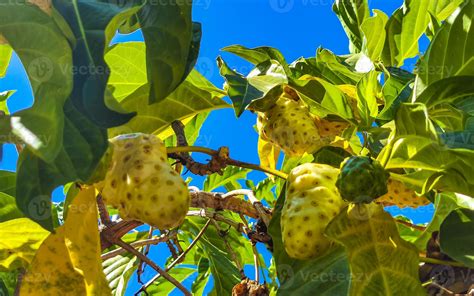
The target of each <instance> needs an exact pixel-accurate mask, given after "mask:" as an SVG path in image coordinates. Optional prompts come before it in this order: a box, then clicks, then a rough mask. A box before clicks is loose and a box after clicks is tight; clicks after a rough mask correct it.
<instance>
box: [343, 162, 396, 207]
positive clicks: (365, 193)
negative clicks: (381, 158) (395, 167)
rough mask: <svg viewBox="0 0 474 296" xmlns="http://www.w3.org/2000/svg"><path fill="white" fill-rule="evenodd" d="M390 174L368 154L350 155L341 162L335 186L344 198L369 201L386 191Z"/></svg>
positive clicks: (350, 200) (352, 200)
mask: <svg viewBox="0 0 474 296" xmlns="http://www.w3.org/2000/svg"><path fill="white" fill-rule="evenodd" d="M389 176H390V174H389V173H388V172H387V171H385V169H384V168H383V166H382V165H381V164H380V163H379V162H378V161H376V160H375V159H372V158H370V157H368V156H351V157H349V158H347V159H345V160H344V162H343V163H342V164H341V173H340V174H339V177H338V179H337V183H336V185H337V188H338V189H339V192H340V193H341V196H342V198H343V199H344V200H346V201H349V202H354V203H370V202H372V201H373V200H374V199H376V198H378V197H380V196H382V195H384V194H386V193H387V181H388V177H389Z"/></svg>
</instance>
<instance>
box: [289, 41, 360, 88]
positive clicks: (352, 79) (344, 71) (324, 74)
mask: <svg viewBox="0 0 474 296" xmlns="http://www.w3.org/2000/svg"><path fill="white" fill-rule="evenodd" d="M291 68H292V70H293V72H294V73H296V74H295V76H296V77H301V76H303V75H310V76H314V77H320V78H323V79H325V80H326V81H328V82H331V83H332V84H336V85H341V84H351V85H352V84H356V83H357V82H358V81H359V80H360V79H361V78H362V76H363V73H357V72H356V70H355V69H353V68H352V67H350V66H349V65H348V64H346V63H345V62H344V61H340V59H338V57H336V56H335V55H334V54H333V53H332V52H330V51H329V50H326V49H321V48H320V49H318V53H317V56H316V58H309V59H306V58H300V59H298V60H296V61H295V62H293V63H292V64H291Z"/></svg>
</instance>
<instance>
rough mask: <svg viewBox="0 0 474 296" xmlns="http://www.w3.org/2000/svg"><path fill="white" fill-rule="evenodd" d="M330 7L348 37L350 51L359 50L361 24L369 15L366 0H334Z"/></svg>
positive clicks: (361, 35)
mask: <svg viewBox="0 0 474 296" xmlns="http://www.w3.org/2000/svg"><path fill="white" fill-rule="evenodd" d="M332 9H333V11H334V12H335V13H336V15H337V17H338V18H339V20H340V21H341V24H342V26H343V28H344V30H345V31H346V34H347V36H348V37H349V41H350V46H349V49H350V51H351V53H357V52H360V51H361V50H362V43H363V33H362V30H361V25H362V23H363V22H364V20H365V19H366V18H368V17H369V16H370V12H369V3H368V1H367V0H362V1H354V0H350V1H343V0H336V1H335V2H334V5H333V7H332Z"/></svg>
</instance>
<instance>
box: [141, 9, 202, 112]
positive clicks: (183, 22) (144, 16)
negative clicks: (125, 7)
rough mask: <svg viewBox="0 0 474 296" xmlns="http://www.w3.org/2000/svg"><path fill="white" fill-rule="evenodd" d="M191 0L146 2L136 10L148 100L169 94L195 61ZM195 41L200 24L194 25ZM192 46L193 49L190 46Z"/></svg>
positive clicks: (198, 40)
mask: <svg viewBox="0 0 474 296" xmlns="http://www.w3.org/2000/svg"><path fill="white" fill-rule="evenodd" d="M191 9H192V2H182V1H176V0H171V2H169V3H166V4H165V3H161V4H158V5H157V3H148V2H147V3H145V4H144V5H143V7H142V8H141V9H140V11H139V12H138V13H137V16H138V21H139V23H140V27H141V29H142V32H143V37H144V39H145V43H146V55H147V59H146V63H147V76H148V81H149V83H150V101H149V102H150V104H153V103H158V102H160V101H162V100H163V99H165V98H166V97H167V96H168V95H169V94H171V93H172V92H173V91H174V90H175V89H176V88H177V87H178V86H179V84H180V83H181V82H183V81H184V80H185V79H186V76H187V75H188V74H189V72H190V70H191V69H192V68H193V66H194V63H195V62H196V59H195V57H196V56H197V52H196V51H197V50H198V49H199V47H196V42H194V43H193V37H194V36H193V22H192V20H191ZM195 30H197V31H198V32H197V36H198V38H197V44H199V42H200V26H196V27H195ZM193 46H194V49H192V47H193Z"/></svg>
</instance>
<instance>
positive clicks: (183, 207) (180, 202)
mask: <svg viewBox="0 0 474 296" xmlns="http://www.w3.org/2000/svg"><path fill="white" fill-rule="evenodd" d="M111 143H112V145H113V155H112V160H111V162H110V167H109V170H108V171H107V174H106V177H105V180H104V181H103V182H101V185H102V186H101V187H102V196H103V200H104V202H105V203H106V204H109V205H111V206H113V207H115V208H117V209H118V210H119V214H120V216H121V217H122V218H124V219H134V220H139V221H142V222H144V223H147V224H150V225H152V226H155V227H157V228H159V229H168V228H172V227H176V226H179V225H180V224H181V223H182V222H183V220H184V218H185V216H186V213H187V211H188V209H189V192H188V189H187V186H186V183H185V182H184V181H183V179H182V178H181V176H180V175H179V174H178V173H177V172H176V171H174V170H173V169H172V168H171V166H170V165H169V163H168V161H167V154H166V147H165V146H164V144H163V142H162V141H161V140H160V139H159V138H157V137H156V136H153V135H145V134H131V135H125V136H118V137H116V138H114V139H112V140H111Z"/></svg>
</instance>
